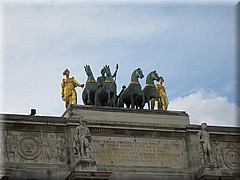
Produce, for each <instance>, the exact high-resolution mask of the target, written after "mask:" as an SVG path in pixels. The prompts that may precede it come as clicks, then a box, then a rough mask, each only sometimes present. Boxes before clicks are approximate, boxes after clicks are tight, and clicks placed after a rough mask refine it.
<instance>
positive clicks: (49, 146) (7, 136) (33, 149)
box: [1, 131, 67, 164]
mask: <svg viewBox="0 0 240 180" xmlns="http://www.w3.org/2000/svg"><path fill="white" fill-rule="evenodd" d="M3 137H4V138H2V141H3V143H4V145H5V146H3V148H1V154H2V155H3V157H2V158H3V159H4V161H5V162H6V163H45V164H46V163H55V164H62V163H66V161H67V160H66V137H65V134H64V133H46V132H20V131H4V132H3Z"/></svg>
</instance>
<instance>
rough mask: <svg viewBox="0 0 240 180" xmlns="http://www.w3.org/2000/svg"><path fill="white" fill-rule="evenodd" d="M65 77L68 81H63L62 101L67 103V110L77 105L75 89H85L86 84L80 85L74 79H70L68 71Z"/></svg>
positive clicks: (65, 72) (64, 73)
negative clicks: (72, 105)
mask: <svg viewBox="0 0 240 180" xmlns="http://www.w3.org/2000/svg"><path fill="white" fill-rule="evenodd" d="M63 75H66V79H63V81H62V84H61V86H62V99H63V101H65V107H66V109H67V108H68V107H69V106H70V105H71V104H77V92H76V90H75V89H74V88H75V87H77V86H79V87H81V88H83V87H84V84H80V83H78V82H77V81H76V80H75V79H74V77H71V78H70V77H69V75H70V71H69V70H68V69H66V70H65V71H64V72H63Z"/></svg>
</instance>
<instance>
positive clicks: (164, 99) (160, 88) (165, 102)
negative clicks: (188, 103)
mask: <svg viewBox="0 0 240 180" xmlns="http://www.w3.org/2000/svg"><path fill="white" fill-rule="evenodd" d="M163 82H164V79H163V77H160V79H159V84H156V88H157V90H158V95H159V96H161V99H160V98H157V99H154V98H153V99H151V109H154V106H155V101H157V106H158V110H164V111H166V110H167V108H168V97H167V93H166V89H165V87H164V86H163V85H162V84H163ZM160 101H162V103H161V102H160ZM161 104H162V106H161Z"/></svg>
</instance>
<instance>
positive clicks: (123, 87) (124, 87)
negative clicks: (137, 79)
mask: <svg viewBox="0 0 240 180" xmlns="http://www.w3.org/2000/svg"><path fill="white" fill-rule="evenodd" d="M125 89H126V86H125V85H123V86H122V90H121V91H120V93H119V95H117V97H116V100H115V104H117V101H118V99H119V97H120V96H121V94H122V93H123V91H124V90H125Z"/></svg>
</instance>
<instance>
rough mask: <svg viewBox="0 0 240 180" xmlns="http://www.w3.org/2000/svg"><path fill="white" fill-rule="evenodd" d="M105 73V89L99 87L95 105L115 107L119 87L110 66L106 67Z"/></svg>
mask: <svg viewBox="0 0 240 180" xmlns="http://www.w3.org/2000/svg"><path fill="white" fill-rule="evenodd" d="M103 71H104V72H105V73H106V79H105V83H104V85H103V87H99V88H98V90H97V92H96V94H95V105H96V106H111V107H115V100H116V89H117V86H116V83H115V81H114V80H113V77H112V74H111V71H110V68H109V66H107V65H105V66H104V68H103Z"/></svg>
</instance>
